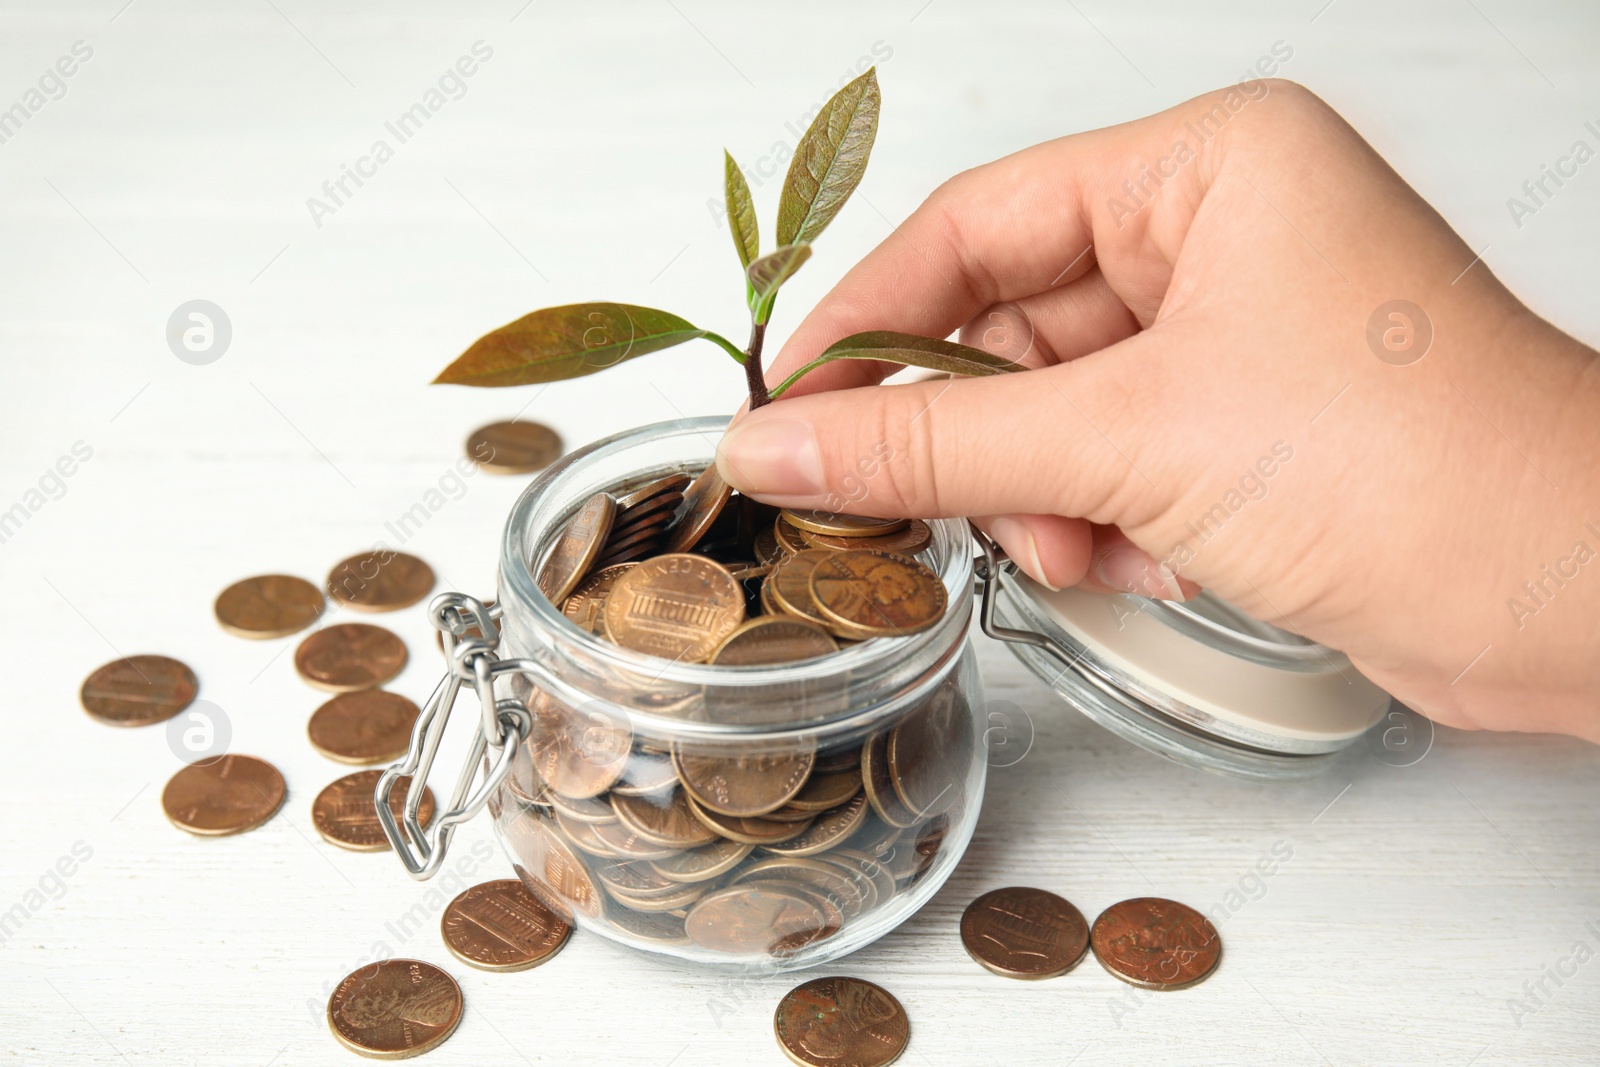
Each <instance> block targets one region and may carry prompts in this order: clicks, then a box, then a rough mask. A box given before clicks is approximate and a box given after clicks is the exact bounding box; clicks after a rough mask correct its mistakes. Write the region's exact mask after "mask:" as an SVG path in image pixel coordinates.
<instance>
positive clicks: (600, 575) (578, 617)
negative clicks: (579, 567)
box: [561, 563, 636, 637]
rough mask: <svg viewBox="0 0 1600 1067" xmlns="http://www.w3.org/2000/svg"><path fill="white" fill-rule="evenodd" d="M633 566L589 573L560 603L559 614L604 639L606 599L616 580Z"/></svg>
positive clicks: (625, 565)
mask: <svg viewBox="0 0 1600 1067" xmlns="http://www.w3.org/2000/svg"><path fill="white" fill-rule="evenodd" d="M635 566H636V564H633V563H623V564H619V565H618V566H615V567H603V568H601V569H600V570H597V571H592V572H590V574H589V576H588V577H587V578H585V579H584V580H583V581H581V582H579V583H578V587H577V588H576V589H574V590H573V591H572V594H571V595H570V596H568V597H567V599H566V600H565V601H564V602H563V603H562V605H561V613H562V614H563V615H565V616H566V617H567V618H569V619H571V620H572V621H573V622H575V623H577V624H578V625H579V626H580V627H581V628H583V629H585V630H588V631H589V632H590V633H592V634H594V635H595V636H597V637H604V636H605V632H606V623H605V615H604V611H605V606H606V597H608V596H610V595H611V590H612V588H613V587H614V586H615V585H616V584H617V579H618V578H621V577H622V576H623V575H624V574H627V573H628V571H629V570H631V569H632V568H633V567H635Z"/></svg>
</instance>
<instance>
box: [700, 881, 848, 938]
mask: <svg viewBox="0 0 1600 1067" xmlns="http://www.w3.org/2000/svg"><path fill="white" fill-rule="evenodd" d="M827 918H828V917H827V914H826V913H825V912H824V911H823V910H822V909H821V908H820V907H818V906H817V903H816V902H815V901H813V900H811V899H810V898H809V897H808V896H806V895H805V894H802V893H798V892H795V891H794V890H791V889H785V888H783V887H781V886H774V885H771V884H770V883H767V882H761V881H755V882H741V883H739V884H738V885H732V886H728V887H727V888H726V889H718V890H716V891H715V892H712V893H707V894H706V895H705V896H703V897H701V898H700V899H699V900H698V901H697V902H696V903H695V905H694V907H693V908H692V909H690V911H689V917H688V918H687V919H685V920H684V923H683V928H684V932H686V933H687V934H688V935H689V937H690V939H691V940H692V941H694V943H695V944H697V945H699V946H700V947H702V948H708V949H711V950H712V951H714V952H728V953H734V954H754V953H765V952H769V951H770V950H771V949H772V948H773V946H775V945H778V944H780V943H781V942H782V941H783V940H784V939H786V938H790V937H793V936H794V935H796V934H798V933H801V932H809V931H815V930H820V929H823V928H824V927H826V926H827Z"/></svg>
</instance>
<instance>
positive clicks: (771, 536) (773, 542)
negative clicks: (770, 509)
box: [750, 526, 785, 563]
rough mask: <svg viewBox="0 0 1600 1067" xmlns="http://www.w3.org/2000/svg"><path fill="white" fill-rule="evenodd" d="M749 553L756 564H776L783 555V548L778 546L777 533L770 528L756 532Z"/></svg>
mask: <svg viewBox="0 0 1600 1067" xmlns="http://www.w3.org/2000/svg"><path fill="white" fill-rule="evenodd" d="M750 551H751V552H752V553H753V554H754V555H755V557H756V562H757V563H776V562H778V561H779V560H780V559H782V558H783V557H784V555H785V553H784V550H783V546H782V545H780V544H778V535H777V532H776V531H775V530H773V528H772V527H771V526H768V527H766V528H764V529H762V530H759V531H757V533H756V535H755V537H754V539H752V541H751V542H750Z"/></svg>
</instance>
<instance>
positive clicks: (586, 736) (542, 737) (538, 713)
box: [529, 692, 633, 799]
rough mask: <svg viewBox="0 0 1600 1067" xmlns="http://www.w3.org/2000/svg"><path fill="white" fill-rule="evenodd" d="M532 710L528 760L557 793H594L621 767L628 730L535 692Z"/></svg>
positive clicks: (627, 747) (606, 785) (608, 783)
mask: <svg viewBox="0 0 1600 1067" xmlns="http://www.w3.org/2000/svg"><path fill="white" fill-rule="evenodd" d="M529 707H530V709H531V710H532V711H533V715H534V724H533V763H534V766H535V767H536V768H537V769H538V771H539V775H540V777H542V778H543V779H544V781H545V782H546V783H547V784H548V785H549V786H550V788H551V789H553V790H555V791H556V792H557V793H560V794H562V795H563V796H567V797H574V798H577V799H582V798H584V797H597V796H599V795H600V794H601V793H604V792H605V791H606V790H607V789H609V788H611V784H612V783H613V782H615V781H616V780H617V778H618V777H619V776H620V775H621V774H622V771H623V768H624V767H626V766H627V762H628V755H629V753H630V752H632V745H633V733H632V731H630V730H629V729H628V728H627V727H626V726H624V725H621V724H620V723H619V722H617V721H615V720H613V719H612V718H610V717H609V716H606V715H602V714H600V713H599V712H574V711H569V710H567V709H566V708H564V707H562V706H561V705H560V704H558V703H556V702H555V701H554V700H551V699H550V698H549V697H547V696H545V694H544V693H542V692H537V693H536V695H535V697H534V699H533V700H531V701H529Z"/></svg>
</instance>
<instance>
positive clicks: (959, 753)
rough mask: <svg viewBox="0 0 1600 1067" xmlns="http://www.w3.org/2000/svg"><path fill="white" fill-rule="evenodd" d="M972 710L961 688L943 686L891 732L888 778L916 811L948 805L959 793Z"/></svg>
mask: <svg viewBox="0 0 1600 1067" xmlns="http://www.w3.org/2000/svg"><path fill="white" fill-rule="evenodd" d="M974 744H975V742H974V740H973V737H972V715H971V713H970V712H969V711H968V710H967V702H966V699H965V698H964V697H962V695H961V693H960V691H959V690H957V689H955V688H954V687H945V688H943V689H940V690H939V691H938V692H937V693H935V694H934V695H933V697H932V699H930V700H929V701H928V702H927V703H926V704H924V705H923V706H922V707H920V708H918V709H917V710H915V711H913V712H912V713H911V714H910V715H907V716H906V717H905V718H904V719H902V720H900V722H899V724H897V725H896V726H895V727H894V729H892V730H890V731H889V744H888V747H887V749H886V751H885V755H886V756H887V758H888V770H889V779H890V782H891V783H892V784H893V786H894V791H895V795H896V796H898V797H899V798H900V800H901V802H902V803H904V804H905V806H906V807H908V808H910V809H911V810H912V811H914V812H916V813H917V814H918V815H919V816H921V817H923V818H927V817H928V816H930V815H938V814H939V813H940V812H942V811H947V810H949V808H950V806H951V805H953V804H954V803H955V802H956V801H957V800H959V799H960V798H961V795H962V786H963V785H964V783H965V782H966V780H967V769H968V766H969V765H970V764H971V763H972V750H973V745H974Z"/></svg>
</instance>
